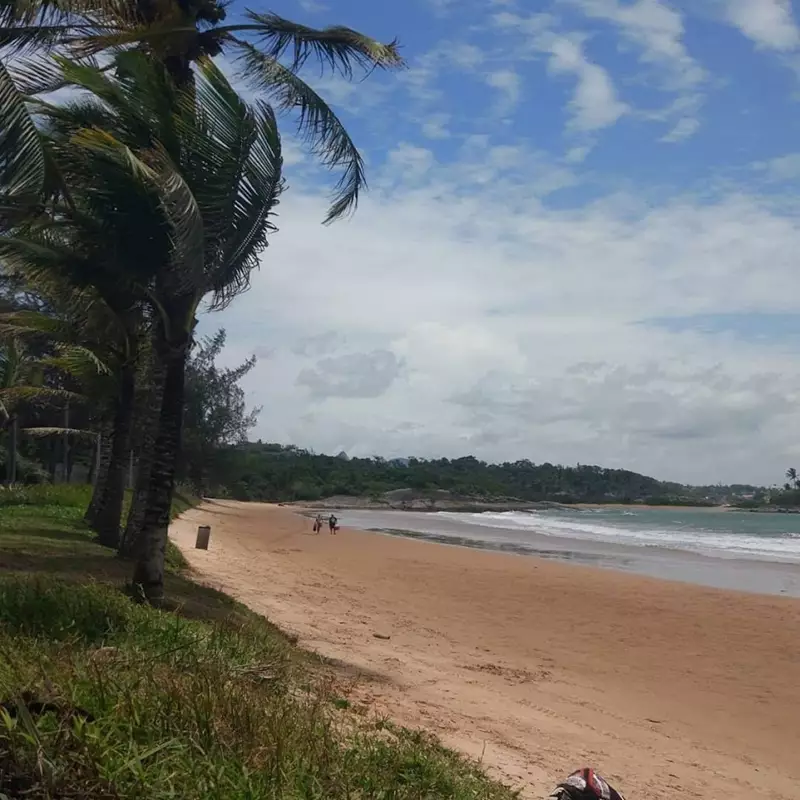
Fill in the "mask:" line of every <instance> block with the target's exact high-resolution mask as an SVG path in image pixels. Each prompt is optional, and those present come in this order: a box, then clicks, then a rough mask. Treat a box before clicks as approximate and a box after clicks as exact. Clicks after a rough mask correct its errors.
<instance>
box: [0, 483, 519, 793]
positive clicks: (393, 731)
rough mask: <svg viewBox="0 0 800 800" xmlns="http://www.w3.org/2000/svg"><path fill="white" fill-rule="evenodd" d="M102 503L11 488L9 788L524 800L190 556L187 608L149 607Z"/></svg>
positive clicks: (5, 565) (0, 786) (2, 542)
mask: <svg viewBox="0 0 800 800" xmlns="http://www.w3.org/2000/svg"><path fill="white" fill-rule="evenodd" d="M86 499H87V498H86V490H85V489H83V488H82V487H35V488H34V489H33V490H22V491H17V490H0V569H1V570H2V572H1V573H0V702H2V704H3V705H2V708H0V798H3V797H9V798H16V797H25V798H109V800H110V799H111V798H154V799H156V798H157V799H158V800H160V799H161V798H165V799H166V798H197V799H198V800H200V798H204V799H207V798H219V799H220V800H222V799H223V798H225V800H239V798H241V799H242V800H244V799H245V798H247V799H248V800H249V799H250V798H252V800H255V799H256V798H278V797H280V798H320V799H321V798H387V799H389V798H398V799H400V798H434V797H435V798H457V799H459V800H460V799H461V798H464V799H466V798H487V800H489V799H491V800H495V799H496V800H501V799H502V800H505V798H511V797H513V796H514V794H513V793H512V792H511V791H509V790H508V789H506V788H504V787H502V786H500V785H499V784H497V783H494V782H492V781H490V780H489V779H488V778H487V777H486V776H485V775H484V774H483V773H482V772H481V771H480V769H479V768H478V766H477V765H475V764H473V763H470V762H468V761H466V760H464V759H462V758H460V757H459V756H456V755H454V754H453V753H451V752H450V751H448V750H446V749H444V748H442V747H441V746H440V745H439V744H438V743H437V742H436V741H435V740H433V739H432V738H430V737H428V736H426V735H424V734H420V733H417V732H410V731H405V730H402V729H399V728H396V727H395V726H393V725H391V724H390V723H388V722H387V721H385V720H378V719H374V718H372V717H371V715H370V714H369V712H368V710H364V709H360V710H359V709H354V708H353V707H351V705H350V703H349V702H348V700H347V697H346V691H345V690H344V689H343V688H342V685H341V682H340V681H339V679H338V677H337V674H336V672H335V671H334V670H333V669H332V668H331V667H329V666H328V665H326V664H325V663H323V662H322V661H321V660H320V659H317V658H316V657H314V656H313V655H311V654H309V653H306V652H304V651H302V650H301V649H299V648H298V647H297V646H296V645H295V644H294V643H293V642H292V641H291V640H290V639H289V638H287V637H286V636H285V635H283V634H282V633H281V632H280V631H279V630H277V629H276V628H275V627H274V626H272V625H270V624H269V622H268V621H267V620H265V619H264V618H262V617H259V616H257V615H255V614H253V613H251V612H250V611H248V610H247V609H245V608H244V607H242V606H240V605H239V604H237V603H235V602H234V601H233V600H231V599H230V598H229V597H227V596H225V595H223V594H221V593H218V592H214V591H212V590H209V589H207V588H204V587H200V586H199V585H197V584H195V583H193V582H192V580H191V579H190V577H189V576H188V575H187V574H186V573H185V571H184V570H183V568H182V564H181V561H180V559H179V558H176V557H175V553H173V554H172V556H171V559H170V562H171V563H170V575H169V580H168V584H167V591H168V594H169V596H170V598H172V600H173V601H174V603H175V606H174V609H173V610H171V611H155V610H153V609H150V608H146V607H143V606H141V605H138V604H136V603H134V602H133V601H132V600H131V599H130V598H129V597H128V596H127V595H126V594H125V593H124V592H123V591H122V590H121V587H122V586H124V581H125V578H126V577H127V575H128V572H129V569H130V567H129V565H128V564H125V563H123V562H120V561H119V560H118V559H116V558H115V557H114V555H113V554H112V553H109V552H108V551H106V550H104V549H103V548H101V547H99V546H98V545H96V544H95V543H94V542H93V540H92V535H91V533H90V532H89V531H88V530H86V528H85V527H84V525H83V523H82V521H81V518H82V515H83V509H84V507H85V504H86ZM188 502H190V501H188Z"/></svg>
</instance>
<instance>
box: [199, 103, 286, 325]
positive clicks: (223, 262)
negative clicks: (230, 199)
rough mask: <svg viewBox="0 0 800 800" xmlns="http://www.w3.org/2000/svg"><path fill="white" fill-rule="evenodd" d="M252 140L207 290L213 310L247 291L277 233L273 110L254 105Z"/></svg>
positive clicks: (279, 182)
mask: <svg viewBox="0 0 800 800" xmlns="http://www.w3.org/2000/svg"><path fill="white" fill-rule="evenodd" d="M255 124H256V130H257V136H256V138H255V140H254V141H253V144H252V146H251V148H250V151H249V154H248V158H247V161H246V164H245V169H244V171H243V175H242V180H241V181H240V182H239V183H238V184H237V185H236V187H235V192H234V197H235V202H234V207H233V213H232V220H233V221H234V224H232V225H231V226H230V228H229V229H228V231H227V236H226V237H225V240H224V246H223V248H222V251H221V253H220V258H219V262H218V264H217V265H216V273H215V275H213V276H212V277H213V282H212V285H211V288H212V291H213V297H212V302H211V308H212V309H215V310H216V309H219V308H224V307H225V306H227V304H228V303H229V302H230V301H231V300H232V299H233V297H234V296H235V295H236V294H238V293H239V292H241V291H244V290H245V289H246V288H248V286H249V282H250V274H251V272H252V271H253V269H255V268H256V267H258V255H259V253H260V252H261V251H262V250H263V249H264V248H265V247H266V246H267V237H268V236H269V234H271V233H273V232H274V231H275V230H276V228H275V225H274V224H273V223H272V222H271V221H270V217H271V216H272V215H273V214H274V213H275V211H274V209H275V206H276V205H277V204H278V198H279V197H280V194H281V192H282V191H283V185H284V184H283V179H282V177H281V167H282V164H283V159H282V156H281V146H280V137H279V136H278V126H277V123H276V121H275V115H274V113H273V111H272V109H271V108H270V107H269V106H268V105H267V104H266V103H257V104H256V109H255Z"/></svg>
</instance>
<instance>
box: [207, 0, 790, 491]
mask: <svg viewBox="0 0 800 800" xmlns="http://www.w3.org/2000/svg"><path fill="white" fill-rule="evenodd" d="M531 5H533V4H531V3H523V2H521V1H516V2H515V0H481V2H477V0H476V1H474V2H473V0H458V2H456V0H409V1H408V2H407V3H404V4H383V3H367V2H363V1H362V0H344V1H343V2H337V3H335V4H334V3H333V2H326V0H284V1H283V2H275V3H273V4H271V5H270V6H269V7H268V8H267V7H258V10H261V11H266V10H272V11H275V12H276V13H279V14H281V15H284V16H287V17H291V18H293V19H296V20H298V21H301V22H305V23H307V24H309V25H314V26H324V25H328V24H336V23H340V24H346V25H349V26H351V27H354V28H357V29H359V30H361V31H363V32H365V33H368V34H370V35H372V36H374V37H376V38H380V39H382V40H390V39H393V38H395V37H397V38H399V39H400V41H401V44H402V45H403V51H402V52H403V55H404V57H405V58H406V60H407V62H408V69H406V70H404V71H403V72H401V73H374V74H372V75H370V76H369V77H368V78H366V79H365V80H363V82H354V83H348V82H347V81H345V80H344V79H342V78H341V77H336V76H331V75H322V76H321V75H320V74H319V72H318V71H315V70H309V71H308V74H307V76H306V77H307V78H308V80H309V82H311V83H312V84H313V85H314V86H315V87H316V88H317V89H318V91H320V93H322V94H324V95H325V97H326V98H328V99H329V100H330V102H331V104H332V105H333V106H334V108H335V109H336V111H337V113H338V114H339V115H340V117H341V118H342V120H343V121H344V122H345V123H346V125H347V126H348V129H349V130H350V131H351V133H352V135H353V138H354V139H355V140H356V142H357V143H358V145H359V146H360V147H361V149H362V152H363V153H364V156H365V158H366V160H367V164H368V169H369V171H368V178H369V180H370V185H371V191H370V192H369V194H367V195H365V197H364V198H363V201H362V203H361V205H360V207H359V211H358V212H357V213H356V215H355V216H354V217H353V218H352V219H350V220H347V221H344V222H341V223H337V224H335V225H333V226H330V227H323V226H322V225H321V224H320V222H321V220H322V218H323V217H324V208H325V201H326V199H327V193H328V192H329V189H330V186H331V184H332V179H333V176H329V175H327V174H325V173H324V171H321V170H320V169H319V168H317V167H316V166H315V164H314V160H313V158H312V157H311V156H310V155H309V154H308V153H306V152H304V151H303V149H302V147H301V146H300V145H299V144H298V143H297V142H296V141H295V140H294V139H293V137H292V135H291V131H292V124H291V119H286V120H284V123H283V124H284V127H283V130H284V145H285V153H286V165H285V172H286V176H287V179H288V181H289V184H290V189H289V191H288V192H287V193H286V195H285V196H284V198H283V200H282V204H281V208H280V211H281V214H280V216H279V218H278V225H279V228H280V231H279V232H278V233H277V234H276V235H275V237H274V238H273V241H272V244H271V246H270V248H269V249H268V250H267V252H266V253H265V256H264V258H263V260H262V269H261V271H260V272H259V274H258V275H257V276H256V277H255V280H254V283H253V288H252V290H251V292H250V293H249V294H247V295H246V296H244V297H242V298H241V299H240V300H238V301H237V302H236V303H235V304H234V305H233V306H232V308H231V309H230V310H228V311H226V312H224V313H222V314H217V315H213V316H209V317H208V318H207V319H204V321H203V329H204V330H206V331H210V330H212V329H214V328H216V327H219V326H222V325H224V326H225V327H226V328H227V329H228V331H229V341H230V347H229V349H228V356H227V357H228V358H229V359H230V360H231V361H235V360H237V359H241V358H243V357H245V356H247V355H248V354H249V353H251V352H255V353H256V354H257V355H258V356H259V365H258V367H257V368H256V370H255V371H254V372H253V373H252V374H251V375H250V376H249V377H248V384H247V389H248V393H249V397H250V400H251V401H252V402H253V403H256V404H258V405H261V406H263V407H264V412H263V413H262V415H261V420H260V423H259V427H258V429H257V430H256V431H255V432H254V435H255V436H257V437H261V438H263V439H269V440H279V441H286V442H289V441H291V442H294V443H297V444H300V445H303V446H308V447H312V448H315V449H317V450H322V451H328V452H330V451H338V450H341V449H344V450H346V451H347V452H349V453H352V454H358V455H370V454H381V455H385V456H395V455H411V454H416V455H423V456H436V455H448V456H458V455H464V454H467V453H474V454H475V455H477V456H479V457H483V458H487V459H490V460H504V459H515V458H530V459H532V460H533V461H537V462H541V461H552V462H562V463H575V462H577V461H580V462H582V463H600V464H604V465H609V466H625V467H630V468H633V469H638V470H641V471H644V472H648V473H650V474H654V475H656V476H658V477H664V478H670V479H676V480H683V481H687V482H688V481H693V482H700V481H702V482H705V481H716V480H723V481H734V480H747V481H757V482H764V483H772V482H773V481H778V480H780V477H781V475H782V474H783V472H784V470H785V469H786V467H787V466H789V465H791V464H793V463H795V462H797V464H798V465H800V438H798V437H800V417H799V416H798V413H797V408H798V400H800V369H798V367H800V363H798V358H797V352H798V351H797V345H798V344H799V343H800V342H798V335H797V334H798V329H799V328H800V325H798V324H797V322H796V320H797V318H798V317H797V314H798V311H800V300H799V299H798V293H797V287H798V280H797V277H796V273H797V268H796V254H797V253H798V252H800V226H798V224H797V220H798V210H800V209H798V202H797V190H798V182H799V181H800V146H798V141H799V140H800V136H799V135H800V114H798V103H800V29H799V28H798V19H800V13H798V11H799V10H798V8H796V7H793V6H792V4H790V3H789V2H788V1H787V0H694V1H693V2H678V0H636V1H635V2H632V1H631V0H552V2H544V3H536V4H535V6H536V9H537V10H536V11H535V12H533V13H532V12H531V11H529V10H528V8H529V7H530V6H531ZM359 81H360V78H359ZM688 432H691V435H689V433H688Z"/></svg>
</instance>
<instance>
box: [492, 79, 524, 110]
mask: <svg viewBox="0 0 800 800" xmlns="http://www.w3.org/2000/svg"><path fill="white" fill-rule="evenodd" d="M486 83H487V84H488V85H489V86H491V87H492V88H493V89H496V90H497V92H498V93H499V95H500V96H499V98H498V102H497V103H496V105H495V115H496V116H500V117H502V116H505V115H506V114H508V113H509V112H511V111H513V110H514V109H515V108H516V106H517V103H518V102H519V95H520V84H521V81H520V77H519V75H517V73H516V72H514V70H511V69H498V70H495V71H494V72H489V73H487V75H486Z"/></svg>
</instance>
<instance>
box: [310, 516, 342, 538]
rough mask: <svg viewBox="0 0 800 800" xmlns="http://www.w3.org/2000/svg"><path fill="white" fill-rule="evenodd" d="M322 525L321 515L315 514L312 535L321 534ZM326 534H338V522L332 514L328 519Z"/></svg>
mask: <svg viewBox="0 0 800 800" xmlns="http://www.w3.org/2000/svg"><path fill="white" fill-rule="evenodd" d="M323 524H324V523H323V520H322V514H317V518H316V519H315V520H314V533H321V532H322V526H323ZM328 532H329V533H332V534H336V533H338V532H339V520H338V519H336V517H335V516H334V515H333V514H331V515H330V516H329V517H328Z"/></svg>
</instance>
